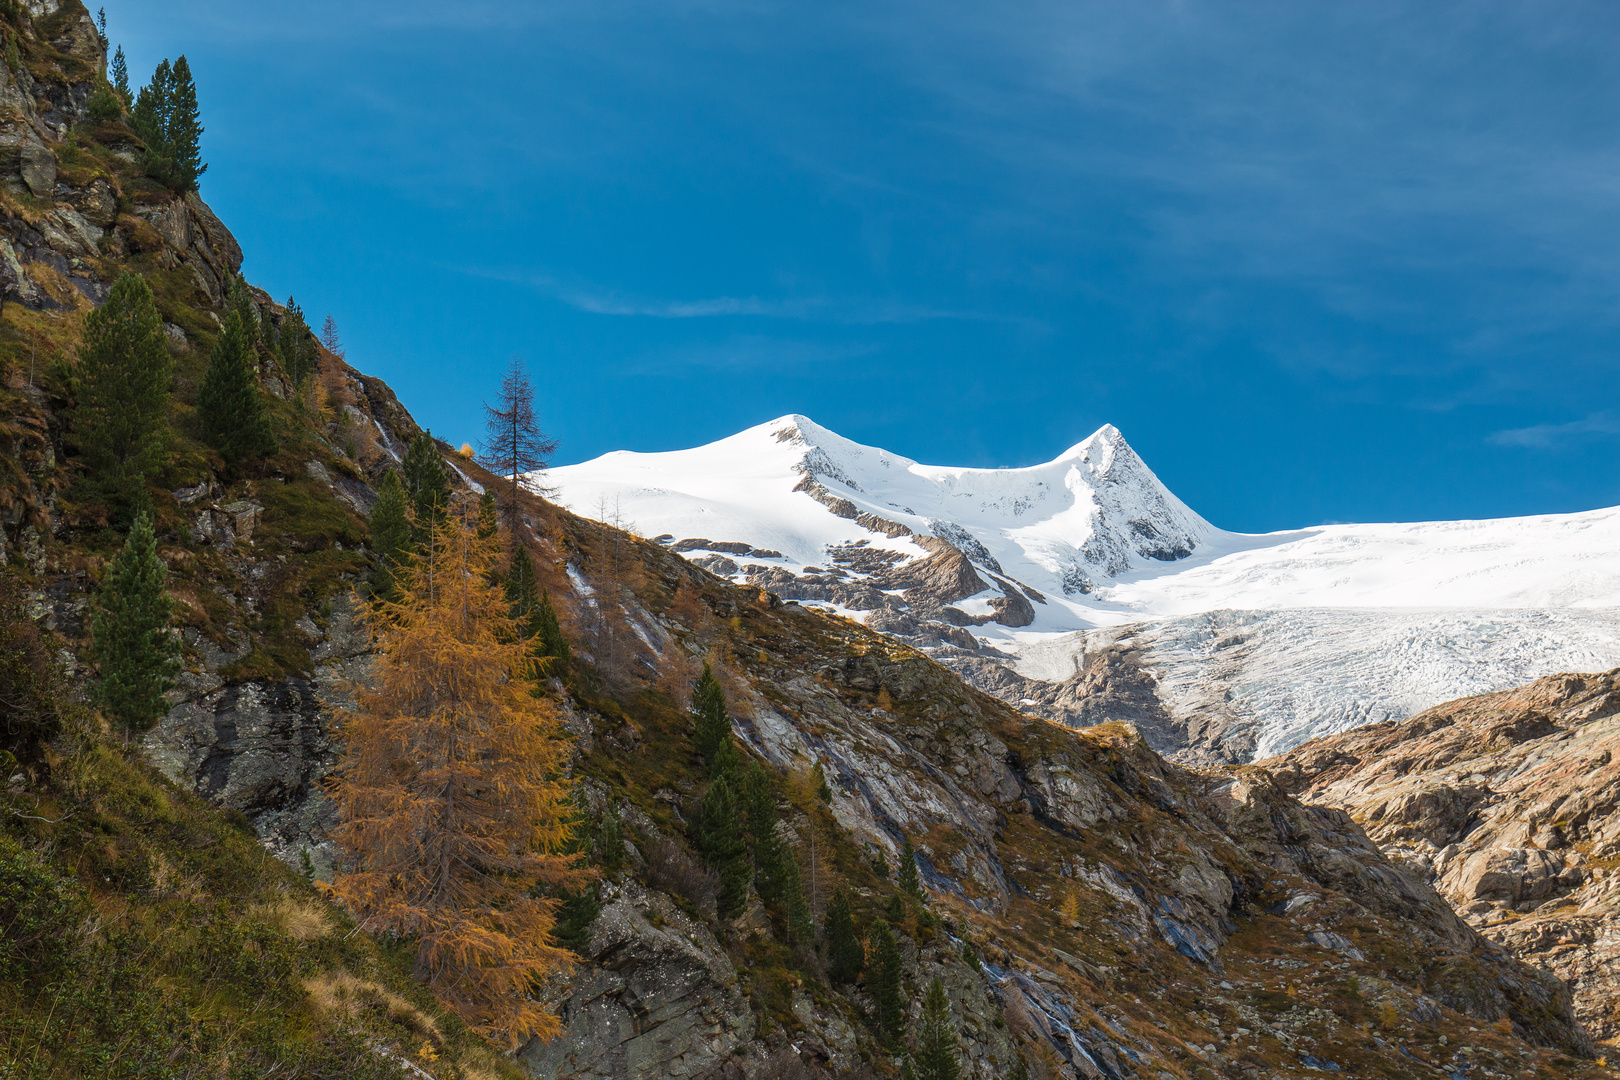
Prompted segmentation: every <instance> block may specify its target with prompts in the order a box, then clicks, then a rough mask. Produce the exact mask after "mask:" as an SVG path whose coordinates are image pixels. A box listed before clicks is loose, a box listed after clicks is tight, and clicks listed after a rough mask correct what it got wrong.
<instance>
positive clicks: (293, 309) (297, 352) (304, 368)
mask: <svg viewBox="0 0 1620 1080" xmlns="http://www.w3.org/2000/svg"><path fill="white" fill-rule="evenodd" d="M276 354H277V355H278V356H279V357H280V358H281V370H282V371H284V372H286V373H287V378H288V380H290V381H291V382H292V384H293V388H294V389H295V390H298V389H301V388H302V387H303V385H304V380H305V379H307V378H309V377H310V376H311V375H312V374H314V372H315V356H316V352H315V335H314V334H312V333H310V330H309V324H308V323H306V322H305V321H304V309H303V308H301V307H299V306H298V301H296V300H294V299H293V298H292V297H290V296H289V297H287V310H286V313H285V314H284V315H282V317H281V327H280V329H278V330H277V331H276Z"/></svg>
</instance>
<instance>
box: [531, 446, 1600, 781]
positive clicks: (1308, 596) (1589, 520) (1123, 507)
mask: <svg viewBox="0 0 1620 1080" xmlns="http://www.w3.org/2000/svg"><path fill="white" fill-rule="evenodd" d="M547 482H548V483H549V484H551V485H554V486H555V487H556V488H557V489H558V491H559V495H560V499H561V501H562V502H563V503H564V504H565V505H567V506H568V507H569V508H570V509H572V510H574V511H575V512H576V513H581V514H585V515H588V516H592V517H597V518H602V519H609V520H618V521H622V522H623V523H624V524H625V525H626V526H627V527H630V528H633V529H634V530H635V531H637V532H639V533H641V534H642V535H647V536H654V537H656V538H657V539H659V540H660V542H663V543H666V544H669V545H671V546H672V547H673V548H674V549H675V550H676V551H679V552H681V553H682V554H684V555H685V556H686V557H687V558H689V559H691V560H693V561H694V562H697V563H698V564H700V565H702V566H704V567H705V568H707V569H708V570H710V571H711V572H713V573H716V574H719V575H720V576H723V577H728V578H731V579H732V580H734V581H737V582H739V583H748V584H752V585H756V586H758V587H760V588H765V589H769V590H770V591H772V592H775V593H777V594H779V595H781V596H782V597H783V598H784V599H793V600H798V601H800V602H803V603H814V604H819V605H823V606H827V607H830V608H832V609H834V610H837V611H839V612H840V613H842V614H845V615H848V616H850V617H853V618H858V619H862V620H864V621H865V622H866V623H867V624H868V625H870V626H872V627H873V628H874V629H878V630H882V631H884V632H887V633H892V634H895V635H896V636H899V637H902V638H904V639H906V640H907V641H909V642H911V643H913V644H915V645H918V646H920V647H922V648H925V649H927V650H929V651H931V652H933V653H934V655H936V656H937V657H938V658H939V659H941V660H942V661H944V662H946V663H949V664H951V665H952V666H953V667H956V668H957V669H958V670H959V671H962V672H963V673H964V674H967V675H968V676H969V677H971V678H974V679H975V681H978V682H979V683H980V685H982V686H984V687H985V688H986V689H991V690H993V691H995V692H998V693H1002V694H1005V695H1007V696H1009V697H1012V698H1014V699H1015V700H1018V701H1019V702H1020V703H1022V704H1024V705H1025V706H1026V707H1032V708H1036V709H1037V710H1038V711H1044V712H1046V713H1048V714H1049V715H1052V716H1054V718H1057V719H1066V720H1071V721H1074V722H1079V721H1078V719H1077V718H1091V719H1092V720H1094V719H1095V718H1096V717H1097V716H1098V713H1097V708H1098V707H1099V706H1098V705H1097V703H1098V702H1099V701H1101V700H1104V699H1106V698H1107V692H1108V685H1103V684H1105V683H1108V680H1109V679H1114V680H1115V681H1116V682H1117V680H1118V679H1119V678H1123V676H1122V675H1120V672H1121V671H1123V670H1124V668H1123V667H1121V664H1122V663H1123V664H1125V666H1126V667H1130V668H1132V670H1139V671H1140V672H1142V673H1143V678H1145V679H1146V680H1147V681H1146V682H1145V683H1143V685H1144V686H1147V687H1148V689H1146V690H1141V689H1140V688H1138V689H1137V690H1133V691H1132V694H1134V695H1135V697H1134V698H1133V700H1136V701H1138V704H1140V702H1141V701H1145V700H1148V699H1152V700H1153V701H1155V702H1157V704H1155V705H1153V706H1152V707H1151V708H1148V712H1149V713H1152V715H1151V716H1149V715H1147V714H1143V715H1141V716H1133V717H1132V718H1133V719H1135V720H1136V721H1138V722H1139V723H1141V724H1143V725H1145V726H1146V727H1148V728H1152V727H1153V725H1154V724H1159V726H1160V728H1162V729H1163V730H1160V731H1159V738H1158V741H1159V743H1160V745H1161V749H1166V750H1170V751H1174V750H1176V749H1177V747H1176V746H1174V745H1171V744H1172V743H1175V742H1176V741H1177V740H1178V739H1179V740H1180V741H1181V743H1182V745H1183V746H1187V745H1193V744H1195V743H1196V744H1198V745H1202V746H1203V747H1204V748H1205V749H1209V748H1210V747H1224V749H1219V754H1220V755H1222V756H1225V757H1228V758H1235V757H1244V756H1246V755H1248V754H1251V753H1255V752H1269V751H1274V750H1279V749H1285V748H1287V747H1288V746H1291V745H1293V744H1294V743H1295V742H1298V741H1299V740H1300V739H1302V738H1304V737H1307V736H1309V735H1314V734H1320V733H1323V732H1324V731H1328V730H1339V729H1342V728H1344V727H1349V726H1354V725H1356V724H1359V723H1365V722H1369V721H1373V720H1380V719H1384V718H1388V717H1404V716H1406V715H1410V714H1411V713H1413V712H1416V711H1418V710H1419V709H1422V708H1426V707H1428V706H1429V705H1433V704H1436V703H1438V702H1440V701H1444V700H1448V699H1450V698H1453V697H1458V696H1461V695H1462V694H1471V693H1480V692H1485V691H1488V690H1496V689H1504V688H1506V687H1507V686H1512V685H1517V684H1518V683H1522V682H1527V681H1529V680H1530V679H1533V678H1537V677H1540V676H1542V675H1545V674H1550V673H1552V672H1555V671H1560V670H1578V669H1586V670H1590V669H1592V668H1594V667H1605V666H1610V667H1612V666H1617V665H1620V616H1617V611H1620V510H1615V509H1611V510H1597V511H1590V512H1587V513H1582V514H1564V515H1546V516H1540V517H1529V518H1512V519H1502V520H1494V521H1456V522H1422V523H1413V524H1369V525H1331V526H1319V527H1315V528H1309V529H1301V530H1295V531H1290V532H1280V533H1270V534H1264V535H1246V534H1240V533H1231V532H1226V531H1224V530H1221V529H1217V528H1215V527H1214V526H1213V525H1211V524H1210V523H1209V522H1208V521H1205V520H1204V519H1203V518H1202V517H1200V516H1199V515H1198V514H1197V513H1195V512H1194V511H1193V510H1192V509H1191V508H1190V507H1188V506H1187V505H1186V504H1185V503H1183V502H1182V501H1181V500H1180V499H1178V498H1177V497H1176V496H1175V495H1174V494H1173V493H1172V492H1171V491H1170V490H1169V489H1168V488H1166V487H1165V486H1164V484H1163V483H1162V482H1160V480H1159V478H1158V477H1157V476H1155V475H1154V473H1153V470H1152V469H1150V468H1149V467H1148V465H1147V464H1146V463H1145V462H1144V461H1143V460H1142V458H1141V457H1140V456H1139V455H1138V454H1137V453H1136V452H1135V451H1134V450H1133V449H1132V448H1131V447H1130V445H1129V443H1127V442H1126V440H1125V437H1124V436H1123V435H1122V434H1121V433H1120V431H1119V430H1118V429H1117V428H1115V427H1114V426H1113V425H1105V426H1103V427H1102V428H1100V429H1098V430H1097V431H1096V432H1095V433H1093V434H1092V435H1091V436H1090V437H1088V438H1086V439H1084V440H1082V441H1081V442H1078V443H1076V444H1075V445H1074V446H1072V447H1070V448H1069V449H1068V450H1066V451H1064V452H1063V453H1062V454H1060V455H1058V456H1057V457H1055V458H1053V459H1052V460H1051V461H1048V462H1044V463H1042V464H1039V465H1031V466H1028V467H1024V468H1010V469H973V468H962V467H953V466H941V465H925V464H921V463H919V462H916V461H913V460H912V459H910V458H907V457H903V456H901V455H899V454H895V453H892V452H891V451H888V450H884V449H881V448H879V447H873V446H865V445H863V444H861V443H857V442H854V441H852V440H850V439H846V438H844V437H843V436H841V435H839V434H837V433H836V432H833V431H831V430H829V429H827V428H825V427H823V426H822V425H820V424H817V423H816V422H814V421H813V420H811V419H809V418H808V417H805V416H802V415H798V414H793V415H788V416H783V417H780V418H778V419H776V420H772V421H770V422H768V423H764V424H760V425H757V426H755V427H751V428H748V429H747V430H745V431H741V432H739V433H737V434H736V435H732V436H730V437H729V438H725V439H721V440H719V441H718V442H714V443H710V444H708V445H706V446H700V447H695V448H693V449H689V450H675V451H668V452H663V453H632V452H629V451H615V452H613V453H610V454H605V455H603V456H602V457H599V458H596V459H595V460H592V461H587V462H583V463H581V464H578V465H569V466H563V467H560V468H556V469H553V470H552V471H551V472H550V474H549V475H548V477H547ZM1471 628H1472V629H1471ZM1375 642H1376V643H1377V644H1376V645H1374V644H1373V643H1375ZM1105 654H1107V655H1108V656H1112V657H1114V659H1113V660H1109V661H1108V664H1109V665H1112V666H1110V667H1109V668H1108V670H1109V671H1110V672H1113V674H1112V675H1108V676H1107V677H1106V678H1105V677H1104V676H1103V675H1100V674H1098V671H1099V670H1100V669H1098V664H1100V663H1102V662H1103V658H1104V656H1105ZM1303 672H1309V673H1310V674H1309V676H1308V677H1309V679H1310V682H1311V685H1310V686H1309V687H1308V688H1306V687H1304V686H1303V685H1300V686H1295V685H1291V684H1290V683H1289V681H1288V680H1290V679H1294V678H1296V677H1299V675H1300V673H1303ZM1099 680H1101V682H1099ZM1081 684H1084V687H1085V689H1084V692H1083V693H1082V690H1081V689H1080V686H1081ZM1109 685H1112V684H1109ZM1054 688H1056V689H1054ZM1116 689H1117V687H1116ZM1144 695H1145V696H1144ZM1144 707H1146V706H1144ZM1154 710H1157V712H1155V711H1154ZM1217 714H1218V715H1217ZM1212 717H1213V718H1214V719H1211V718H1212ZM1172 729H1173V733H1172V734H1169V735H1167V734H1165V733H1164V732H1166V731H1172ZM1193 729H1198V730H1200V731H1203V732H1205V734H1203V735H1198V736H1197V737H1196V738H1194V737H1193V736H1191V735H1188V734H1187V732H1189V731H1192V730H1193ZM1234 731H1237V732H1239V733H1240V734H1242V735H1243V737H1242V738H1238V739H1236V741H1234V739H1233V738H1232V737H1229V736H1231V734H1232V732H1234ZM1174 732H1179V734H1174ZM1210 732H1214V733H1215V734H1209V733H1210ZM1150 737H1152V736H1151V735H1150ZM1223 739H1224V740H1225V741H1224V742H1222V740H1223ZM1200 740H1202V741H1201V742H1200ZM1234 747H1235V749H1234Z"/></svg>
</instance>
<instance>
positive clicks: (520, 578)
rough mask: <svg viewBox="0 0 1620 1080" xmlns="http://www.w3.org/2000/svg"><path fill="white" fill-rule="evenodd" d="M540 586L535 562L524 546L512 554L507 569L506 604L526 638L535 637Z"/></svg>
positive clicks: (518, 547)
mask: <svg viewBox="0 0 1620 1080" xmlns="http://www.w3.org/2000/svg"><path fill="white" fill-rule="evenodd" d="M539 594H540V586H539V583H538V582H537V581H536V580H535V575H534V562H533V561H532V560H531V559H530V558H529V551H528V549H527V548H526V547H524V546H523V545H522V544H519V545H517V550H516V551H514V552H512V562H511V565H509V566H508V567H507V568H506V602H507V603H508V604H509V605H511V608H512V618H514V619H516V620H517V621H518V626H519V627H521V628H522V633H523V636H524V637H533V636H534V632H535V629H536V627H535V622H536V616H537V615H538V614H539V611H540V595H539Z"/></svg>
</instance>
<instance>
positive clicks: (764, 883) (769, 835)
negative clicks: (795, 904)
mask: <svg viewBox="0 0 1620 1080" xmlns="http://www.w3.org/2000/svg"><path fill="white" fill-rule="evenodd" d="M742 789H743V806H744V814H745V816H746V818H747V821H748V843H749V845H750V846H751V847H752V848H753V850H754V889H755V890H756V891H757V892H758V893H759V898H760V899H761V900H763V901H765V902H766V903H771V902H772V901H775V900H778V899H781V897H782V896H783V895H784V882H783V880H782V878H783V875H782V869H783V862H784V861H785V860H786V859H787V857H788V855H787V848H786V846H785V845H784V844H783V843H782V838H781V836H780V835H779V834H778V833H777V829H776V825H777V814H776V785H775V784H773V783H772V782H771V777H770V774H769V773H767V772H766V771H765V767H764V766H763V765H761V764H760V763H759V762H757V761H751V762H749V763H748V767H747V768H746V769H744V770H743V774H742Z"/></svg>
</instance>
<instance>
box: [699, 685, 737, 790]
mask: <svg viewBox="0 0 1620 1080" xmlns="http://www.w3.org/2000/svg"><path fill="white" fill-rule="evenodd" d="M730 738H731V717H730V715H729V714H728V713H727V711H726V692H725V690H724V689H722V688H721V686H720V680H719V679H716V678H715V677H714V670H713V669H712V668H710V667H709V665H708V664H704V665H703V674H702V675H701V676H700V677H699V678H698V683H697V686H696V687H695V688H694V689H693V691H692V748H693V749H694V750H696V751H697V754H698V757H699V758H701V759H702V761H703V765H704V768H706V769H711V770H712V768H713V766H714V759H715V755H716V754H718V753H719V752H720V747H721V746H722V745H723V744H724V743H726V742H727V741H729V740H730Z"/></svg>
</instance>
